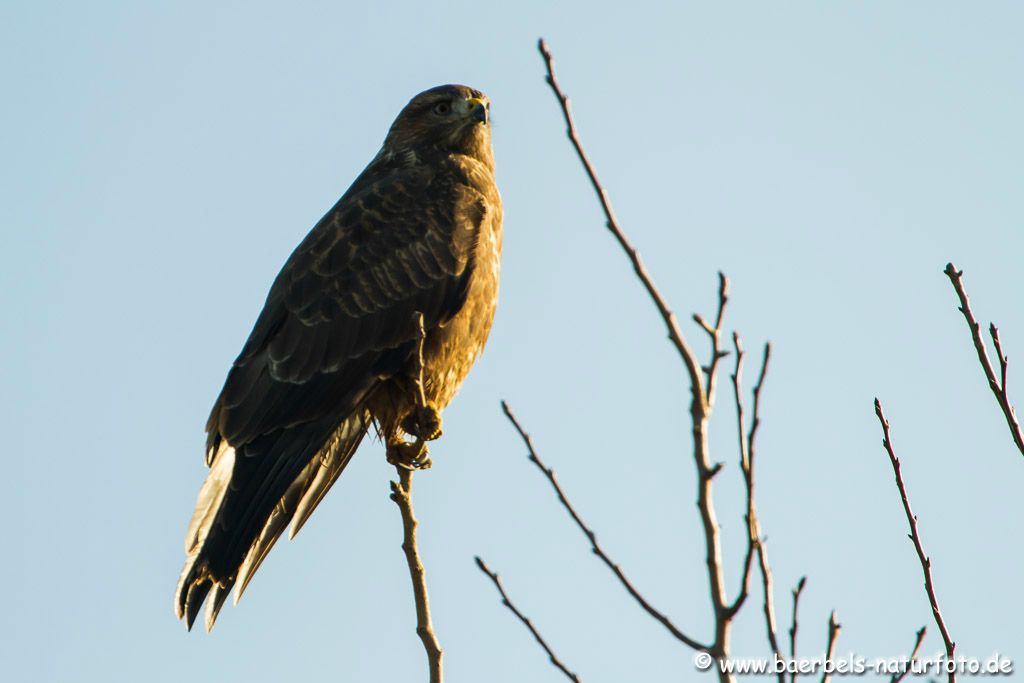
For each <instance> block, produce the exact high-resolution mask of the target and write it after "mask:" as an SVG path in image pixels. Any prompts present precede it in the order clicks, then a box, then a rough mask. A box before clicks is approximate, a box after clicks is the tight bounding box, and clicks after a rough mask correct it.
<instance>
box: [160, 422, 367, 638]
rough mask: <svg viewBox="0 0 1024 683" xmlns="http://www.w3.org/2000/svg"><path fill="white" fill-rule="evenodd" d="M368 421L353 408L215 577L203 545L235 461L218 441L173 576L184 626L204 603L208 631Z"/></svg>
mask: <svg viewBox="0 0 1024 683" xmlns="http://www.w3.org/2000/svg"><path fill="white" fill-rule="evenodd" d="M369 424H370V416H369V414H368V413H366V412H365V411H358V412H356V413H353V414H352V415H351V416H350V417H349V418H348V419H346V420H345V421H344V422H343V423H342V424H341V426H339V428H338V429H337V430H336V431H335V432H334V434H333V435H332V436H331V438H330V439H329V440H328V442H327V443H326V444H325V445H324V447H323V448H322V449H321V450H320V452H319V453H318V455H317V457H315V458H313V460H312V461H310V463H309V464H308V465H307V466H306V467H304V468H303V469H302V470H301V472H300V473H299V474H298V476H296V478H295V479H294V480H293V481H292V483H291V484H290V485H289V486H288V489H287V490H286V491H285V493H284V495H283V496H282V497H281V499H280V500H279V501H278V504H277V505H275V506H274V508H273V510H272V511H271V513H270V515H269V516H268V517H267V519H266V521H265V522H264V523H263V525H262V528H261V529H260V531H259V533H258V534H257V535H256V537H255V538H253V539H252V540H251V542H250V544H249V546H248V551H247V552H246V554H245V556H244V559H243V560H242V562H241V563H240V564H239V565H238V568H237V571H235V572H234V573H233V576H231V577H229V578H226V579H219V580H218V579H217V578H215V577H214V576H212V575H211V573H210V572H209V569H208V567H207V566H206V562H205V555H206V554H207V553H206V552H205V551H207V550H209V549H208V548H207V547H206V546H207V545H208V543H207V541H208V537H209V536H210V530H211V529H212V527H213V525H214V524H215V523H216V521H217V514H218V512H219V511H220V509H221V506H222V504H223V502H224V497H225V495H226V493H227V491H228V489H229V487H230V486H231V472H232V469H233V466H234V459H235V451H234V449H233V448H231V447H230V446H229V445H228V444H227V443H226V442H222V443H221V445H220V447H219V449H218V452H217V453H216V454H215V455H214V457H213V459H212V466H211V469H210V474H209V475H208V476H207V479H206V482H205V483H204V484H203V487H202V489H200V492H199V497H198V500H197V501H196V508H195V512H194V513H193V515H192V522H191V523H190V524H189V529H188V534H187V535H186V539H185V552H186V554H187V559H186V562H185V567H184V569H183V570H182V572H181V577H180V579H179V580H178V589H177V596H176V601H175V611H176V613H177V615H178V618H179V619H181V618H182V617H184V618H185V623H186V625H187V626H188V628H189V629H191V628H192V624H193V623H194V622H195V619H196V617H197V616H198V614H199V610H200V609H201V607H202V605H203V602H204V601H205V602H206V619H205V622H206V630H207V631H210V630H212V629H213V625H214V623H215V622H216V620H217V615H218V614H219V613H220V609H221V607H223V605H224V602H225V601H226V599H227V596H228V594H229V593H230V592H231V589H232V587H235V588H236V590H235V603H236V604H237V603H238V600H239V599H240V598H241V597H242V593H243V592H244V591H245V589H246V587H247V586H248V585H249V582H250V581H251V580H252V577H253V575H254V574H255V573H256V570H257V569H259V567H260V564H262V562H263V560H264V559H265V558H266V556H267V554H268V553H269V552H270V549H271V548H273V547H274V543H276V542H277V539H278V538H279V537H280V535H281V533H282V532H283V531H284V530H285V528H286V527H287V526H288V523H289V522H292V530H291V533H290V534H289V538H294V537H295V535H296V534H297V533H298V532H299V529H301V528H302V526H303V525H304V524H305V523H306V521H307V520H308V519H309V516H310V515H311V514H312V513H313V510H314V509H315V508H316V506H317V505H318V504H319V502H320V501H321V500H322V499H323V497H324V495H325V494H326V493H327V491H328V490H329V489H330V488H331V486H332V485H333V484H334V482H335V481H337V479H338V477H339V476H340V475H341V472H342V471H343V470H344V469H345V466H346V465H347V464H348V462H349V460H351V458H352V455H353V454H354V453H355V451H356V448H357V447H358V446H359V443H360V442H361V441H362V438H363V436H364V435H365V433H366V430H367V428H368V427H369ZM207 598H209V599H208V600H207Z"/></svg>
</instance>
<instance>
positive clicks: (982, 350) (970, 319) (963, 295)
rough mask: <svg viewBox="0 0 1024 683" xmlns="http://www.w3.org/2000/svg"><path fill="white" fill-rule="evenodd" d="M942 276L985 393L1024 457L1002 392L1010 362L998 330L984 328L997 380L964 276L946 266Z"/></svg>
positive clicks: (991, 326)
mask: <svg viewBox="0 0 1024 683" xmlns="http://www.w3.org/2000/svg"><path fill="white" fill-rule="evenodd" d="M944 272H945V273H946V276H947V277H948V278H949V281H950V282H951V283H952V284H953V289H954V290H955V291H956V295H957V297H958V298H959V299H960V312H961V313H963V314H964V320H966V321H967V327H968V328H970V330H971V339H972V340H973V341H974V348H975V350H976V351H977V352H978V361H979V362H980V363H981V368H982V370H984V371H985V379H987V380H988V386H989V389H991V390H992V394H993V395H994V396H995V397H996V402H997V403H998V404H999V407H1000V408H1001V409H1002V411H1003V416H1004V417H1005V418H1006V424H1007V426H1008V427H1009V428H1010V435H1011V436H1012V437H1013V443H1015V444H1016V445H1017V450H1019V451H1020V452H1021V455H1024V433H1021V428H1020V423H1019V422H1018V421H1017V413H1016V411H1015V410H1014V409H1013V404H1012V403H1010V396H1009V394H1007V392H1006V369H1007V366H1008V365H1009V362H1010V361H1009V358H1007V357H1006V354H1005V353H1003V345H1002V342H1000V341H999V329H998V328H997V327H996V326H995V324H994V323H990V324H989V326H988V333H989V336H990V337H992V344H993V346H995V349H996V356H997V357H998V358H999V375H998V376H997V375H996V371H995V369H994V368H993V367H992V361H991V360H990V359H989V355H988V348H987V347H986V346H985V340H984V338H983V337H982V335H981V324H980V323H979V322H978V321H977V319H976V318H975V317H974V312H973V311H971V300H970V297H968V296H967V291H966V290H965V289H964V280H963V276H964V272H963V271H962V270H957V269H956V266H954V265H953V264H952V263H947V264H946V270H945V271H944Z"/></svg>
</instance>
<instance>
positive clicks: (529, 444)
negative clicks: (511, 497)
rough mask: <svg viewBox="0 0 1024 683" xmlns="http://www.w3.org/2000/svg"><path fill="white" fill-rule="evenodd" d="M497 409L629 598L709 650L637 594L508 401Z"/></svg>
mask: <svg viewBox="0 0 1024 683" xmlns="http://www.w3.org/2000/svg"><path fill="white" fill-rule="evenodd" d="M501 409H502V410H503V411H505V417H507V418H508V420H509V422H511V423H512V426H513V427H515V429H516V431H517V432H518V433H519V437H520V438H521V439H522V440H523V443H524V444H525V445H526V450H527V451H528V454H529V459H530V462H532V463H533V464H534V465H536V466H537V469H539V470H540V471H541V472H542V473H543V474H544V476H545V477H547V480H548V482H549V483H550V484H551V487H552V488H554V490H555V494H556V495H557V496H558V502H560V503H561V504H562V507H564V508H565V511H566V512H568V513H569V516H570V517H572V520H573V521H574V522H576V526H577V527H579V530H580V531H581V532H583V535H584V536H586V537H587V540H588V541H590V549H591V550H592V551H593V553H594V554H595V555H597V556H598V557H599V558H600V559H601V561H602V562H604V563H605V565H606V566H607V567H608V568H609V569H610V570H611V571H612V573H613V574H615V578H617V579H618V580H619V583H621V584H622V587H623V588H625V589H626V592H628V593H629V594H630V595H631V596H632V597H633V599H634V600H636V602H637V604H639V605H640V607H641V608H643V610H644V611H645V612H647V613H648V614H649V615H651V616H652V617H654V619H655V620H656V621H658V622H659V623H660V624H661V625H662V626H664V627H665V628H666V629H667V630H668V632H669V633H671V634H672V635H673V636H674V637H675V638H676V639H677V640H679V641H680V642H682V643H684V644H686V645H688V646H690V647H692V648H693V649H695V650H707V649H709V648H708V647H707V646H706V645H704V644H703V643H700V642H698V641H697V640H695V639H693V638H691V637H690V636H688V635H686V634H685V633H683V632H682V631H681V630H679V628H678V627H677V626H676V625H675V624H673V623H672V620H671V619H669V618H668V617H667V616H665V615H664V614H662V613H661V612H660V611H658V610H657V609H656V608H655V607H654V606H653V605H652V604H651V603H650V602H648V601H647V599H646V598H645V597H644V596H643V595H641V594H640V591H638V590H637V589H636V587H635V586H634V585H633V583H632V582H631V581H630V580H629V578H628V577H627V576H626V574H625V572H623V571H622V567H620V566H619V565H618V563H616V562H615V561H614V560H612V558H611V557H609V556H608V554H607V553H606V552H605V551H604V548H602V547H601V544H600V543H598V542H597V534H595V533H594V532H593V531H592V530H591V529H590V527H589V526H587V524H586V522H584V521H583V518H582V517H580V515H579V513H578V512H576V508H575V507H573V504H572V503H571V502H570V501H569V498H568V497H567V496H566V495H565V491H563V490H562V486H561V484H559V483H558V477H556V476H555V471H554V470H553V469H552V468H550V467H548V466H547V465H545V464H544V462H543V461H542V460H541V459H540V456H539V455H537V449H536V448H534V445H533V439H532V438H530V435H529V434H528V433H527V432H526V430H525V429H523V427H522V425H521V424H519V421H518V420H517V419H516V416H515V414H513V412H512V409H511V408H510V407H509V405H508V403H506V402H505V401H502V402H501Z"/></svg>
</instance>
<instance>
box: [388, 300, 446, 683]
mask: <svg viewBox="0 0 1024 683" xmlns="http://www.w3.org/2000/svg"><path fill="white" fill-rule="evenodd" d="M418 319H419V348H418V353H417V367H416V391H417V397H416V400H417V402H418V404H419V407H420V408H423V407H424V406H426V404H427V399H426V395H425V392H424V389H423V342H424V339H425V338H426V331H425V330H424V327H423V314H422V313H419V314H418ZM395 469H396V470H397V471H398V481H397V482H394V481H392V482H391V500H393V501H395V504H396V505H398V509H399V511H400V512H401V514H402V550H403V551H404V552H405V561H406V563H407V564H408V565H409V578H410V579H411V580H412V592H413V597H414V600H415V602H416V635H418V636H419V637H420V640H421V641H423V649H424V650H425V651H426V653H427V665H428V667H429V669H430V683H441V682H442V680H443V674H442V672H443V666H442V659H443V657H444V651H443V650H442V649H441V643H440V642H438V639H437V634H436V633H434V624H433V622H432V621H431V619H430V596H429V595H428V594H427V575H426V571H425V570H424V568H423V560H422V559H421V558H420V551H419V546H418V545H417V543H416V527H417V526H419V522H418V521H417V519H416V514H415V512H414V510H413V507H412V474H413V470H412V469H410V468H408V467H404V466H402V465H400V464H396V466H395Z"/></svg>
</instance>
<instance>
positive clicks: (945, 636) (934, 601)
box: [875, 398, 956, 683]
mask: <svg viewBox="0 0 1024 683" xmlns="http://www.w3.org/2000/svg"><path fill="white" fill-rule="evenodd" d="M875 415H877V416H878V421H879V423H880V424H881V425H882V436H883V438H882V445H883V446H884V447H885V452H886V453H888V454H889V462H891V463H892V471H893V473H894V474H895V475H896V487H897V488H898V489H899V492H900V499H901V500H902V501H903V512H904V513H906V516H907V524H909V525H910V540H911V541H912V542H913V543H914V550H916V551H917V559H918V560H919V561H920V562H921V571H922V572H923V573H924V589H925V592H926V593H927V594H928V604H929V605H931V608H932V616H933V617H935V624H936V625H937V626H938V627H939V633H940V634H942V642H943V644H944V645H945V648H946V658H947V659H949V660H952V659H953V657H954V654H955V651H956V643H955V642H953V639H952V638H951V637H950V635H949V629H947V628H946V622H945V620H944V619H943V618H942V611H941V610H940V609H939V599H938V598H937V597H935V583H934V582H933V581H932V561H931V559H929V557H928V556H927V555H925V552H924V546H923V545H921V535H920V533H918V530H917V515H915V514H914V512H913V510H911V509H910V499H909V498H908V497H907V487H906V486H905V485H904V483H903V474H902V472H901V470H900V460H899V458H897V457H896V453H895V451H893V447H892V437H891V436H890V434H889V421H888V420H886V419H885V413H884V412H883V410H882V403H881V401H879V400H878V399H877V398H876V399H875ZM948 680H949V683H955V681H956V671H955V669H954V670H953V671H950V672H949V678H948Z"/></svg>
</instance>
